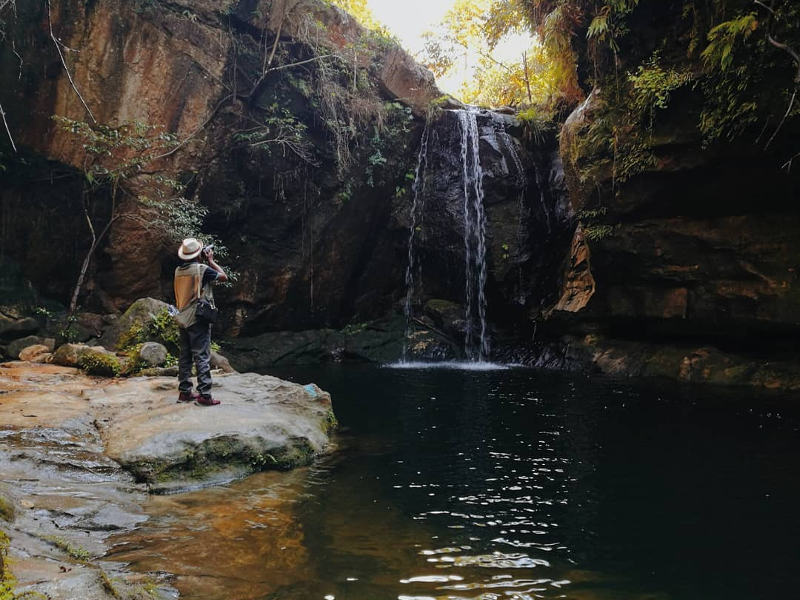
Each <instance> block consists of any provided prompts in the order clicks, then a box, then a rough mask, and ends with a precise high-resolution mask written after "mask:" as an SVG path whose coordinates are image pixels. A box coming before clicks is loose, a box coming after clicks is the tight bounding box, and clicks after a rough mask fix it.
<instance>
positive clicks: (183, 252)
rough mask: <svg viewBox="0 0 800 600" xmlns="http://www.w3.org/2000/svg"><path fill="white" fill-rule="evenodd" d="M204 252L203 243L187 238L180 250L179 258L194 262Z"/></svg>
mask: <svg viewBox="0 0 800 600" xmlns="http://www.w3.org/2000/svg"><path fill="white" fill-rule="evenodd" d="M202 251H203V242H201V241H200V240H197V239H195V238H186V239H185V240H183V243H182V244H181V247H180V248H178V257H179V258H180V259H181V260H192V259H193V258H197V257H198V256H200V253H201V252H202Z"/></svg>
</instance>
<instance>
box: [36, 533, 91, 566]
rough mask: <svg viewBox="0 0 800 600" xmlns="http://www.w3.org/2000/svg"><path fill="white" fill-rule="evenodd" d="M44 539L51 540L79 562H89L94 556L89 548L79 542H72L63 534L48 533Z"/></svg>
mask: <svg viewBox="0 0 800 600" xmlns="http://www.w3.org/2000/svg"><path fill="white" fill-rule="evenodd" d="M42 539H43V540H45V541H46V542H50V543H51V544H53V546H55V547H56V548H58V549H59V550H61V551H62V552H66V553H67V554H68V555H69V556H70V557H71V558H74V559H75V560H77V561H79V562H87V561H88V560H89V559H91V558H92V555H91V553H90V552H89V551H88V550H86V549H85V548H82V547H80V546H78V545H77V544H73V543H71V542H70V541H68V540H66V539H64V538H63V537H61V536H58V535H46V536H44V537H43V538H42Z"/></svg>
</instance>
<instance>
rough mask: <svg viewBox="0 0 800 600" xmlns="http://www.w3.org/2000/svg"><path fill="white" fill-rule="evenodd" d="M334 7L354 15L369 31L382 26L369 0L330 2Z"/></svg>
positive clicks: (335, 0) (337, 0) (334, 0)
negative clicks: (368, 2)
mask: <svg viewBox="0 0 800 600" xmlns="http://www.w3.org/2000/svg"><path fill="white" fill-rule="evenodd" d="M328 1H329V2H330V3H331V4H333V5H334V6H338V7H339V8H341V9H342V10H345V11H347V12H348V13H350V14H351V15H353V16H354V17H355V18H356V20H357V21H358V22H359V23H361V24H362V25H363V26H364V27H367V28H369V29H376V28H380V27H381V25H380V23H378V21H377V20H376V19H375V15H373V14H372V11H371V10H370V8H369V5H368V4H367V0H328Z"/></svg>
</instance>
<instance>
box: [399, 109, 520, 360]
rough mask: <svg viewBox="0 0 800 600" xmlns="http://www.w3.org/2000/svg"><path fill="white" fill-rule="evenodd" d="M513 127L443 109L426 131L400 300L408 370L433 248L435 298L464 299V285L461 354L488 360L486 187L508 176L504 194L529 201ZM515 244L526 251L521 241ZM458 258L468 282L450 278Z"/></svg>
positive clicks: (492, 117) (484, 114)
mask: <svg viewBox="0 0 800 600" xmlns="http://www.w3.org/2000/svg"><path fill="white" fill-rule="evenodd" d="M511 122H513V120H512V119H510V118H508V117H506V116H505V115H499V114H495V113H492V112H489V111H484V110H480V109H477V108H474V107H469V108H466V109H463V110H452V111H445V113H443V114H442V115H441V116H440V117H439V118H437V119H435V120H432V121H430V122H429V123H426V125H425V129H424V130H423V133H422V138H421V142H420V149H419V155H418V158H417V166H416V171H415V179H414V185H413V187H412V192H413V193H412V200H411V206H410V213H409V232H408V238H407V239H408V250H407V259H408V262H407V265H406V270H405V284H406V293H405V298H404V302H403V310H404V314H405V325H406V332H405V333H406V336H405V342H404V344H403V363H404V364H408V363H407V362H406V361H408V360H412V358H413V356H412V355H413V353H412V352H411V350H410V344H409V342H410V340H411V336H412V334H413V331H414V327H413V324H414V314H413V313H414V306H415V302H416V301H417V300H419V296H420V286H421V284H422V269H421V267H422V264H421V262H422V261H421V256H420V248H421V247H426V248H428V247H430V246H432V245H433V244H435V246H434V247H435V248H437V250H439V251H440V252H437V254H436V256H430V258H431V259H433V262H432V270H433V273H434V274H432V272H431V271H428V276H429V278H431V279H430V281H429V282H427V283H426V286H427V285H428V284H429V285H430V288H429V289H430V290H434V291H433V293H438V294H442V295H440V296H433V297H434V298H442V299H445V300H448V299H454V300H456V301H458V300H461V299H460V298H458V288H455V287H454V286H455V285H458V286H461V285H463V300H462V303H463V307H464V309H463V311H464V312H463V313H462V314H463V315H464V318H463V334H464V355H465V357H466V358H467V360H468V361H470V362H472V363H482V362H483V361H486V360H487V359H488V357H489V352H490V345H489V330H488V324H487V320H486V312H487V299H486V287H487V278H488V265H487V238H486V229H487V217H486V212H485V208H484V199H485V191H484V184H486V185H487V186H489V187H490V189H496V186H497V185H498V183H497V181H498V178H501V179H506V180H507V179H509V178H511V179H513V180H514V181H513V183H512V184H511V186H509V185H508V183H501V184H500V185H501V186H502V189H504V190H507V189H508V188H509V187H510V188H511V189H517V190H519V195H520V196H519V202H520V203H522V202H523V200H524V190H525V186H526V181H525V172H526V168H525V167H524V166H523V163H522V159H521V157H520V155H519V152H518V148H517V142H516V140H514V139H513V138H512V137H511V135H510V134H509V132H508V130H507V128H508V126H509V123H511ZM479 124H480V125H479ZM439 140H441V142H440V141H439ZM481 144H483V145H484V148H483V150H484V152H488V154H487V156H488V157H490V158H489V161H490V163H489V164H490V165H491V166H490V167H485V166H484V165H482V164H481V156H480V149H481ZM492 149H493V150H492ZM486 158H487V157H484V159H486ZM491 161H494V162H491ZM485 168H486V169H488V170H485ZM491 186H495V187H494V188H491ZM500 198H502V196H501V197H500ZM519 210H520V222H523V221H525V219H523V218H522V213H523V210H522V207H521V206H520V208H519ZM526 210H527V209H526ZM423 221H425V227H426V229H425V235H424V236H421V234H420V231H421V228H422V224H423ZM462 223H463V229H462ZM456 235H457V236H459V237H460V238H461V244H463V245H462V246H461V248H463V258H461V256H459V255H461V252H458V246H457V244H458V242H457V240H458V238H457V237H455V236H456ZM518 237H519V234H518ZM518 241H519V240H518ZM517 246H521V243H518V244H517ZM456 256H458V258H459V260H462V261H463V263H462V264H463V265H464V274H463V279H462V278H461V277H459V276H458V274H456V273H454V272H453V268H454V266H455V264H457V263H454V262H453V259H454V258H456ZM426 269H427V267H426ZM462 281H463V283H461V282H462ZM520 287H521V286H520ZM451 327H452V326H451ZM455 327H457V326H455ZM445 330H447V329H446V327H445ZM450 331H453V329H452V328H451V329H450Z"/></svg>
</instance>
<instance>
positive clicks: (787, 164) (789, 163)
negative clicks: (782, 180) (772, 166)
mask: <svg viewBox="0 0 800 600" xmlns="http://www.w3.org/2000/svg"><path fill="white" fill-rule="evenodd" d="M796 158H800V152H798V153H797V154H795V155H794V156H792V157H791V158H790V159H789V160H787V161H786V162H785V163H783V164H782V165H781V169H786V170H787V171H791V170H792V163H793V162H794V160H795V159H796Z"/></svg>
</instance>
